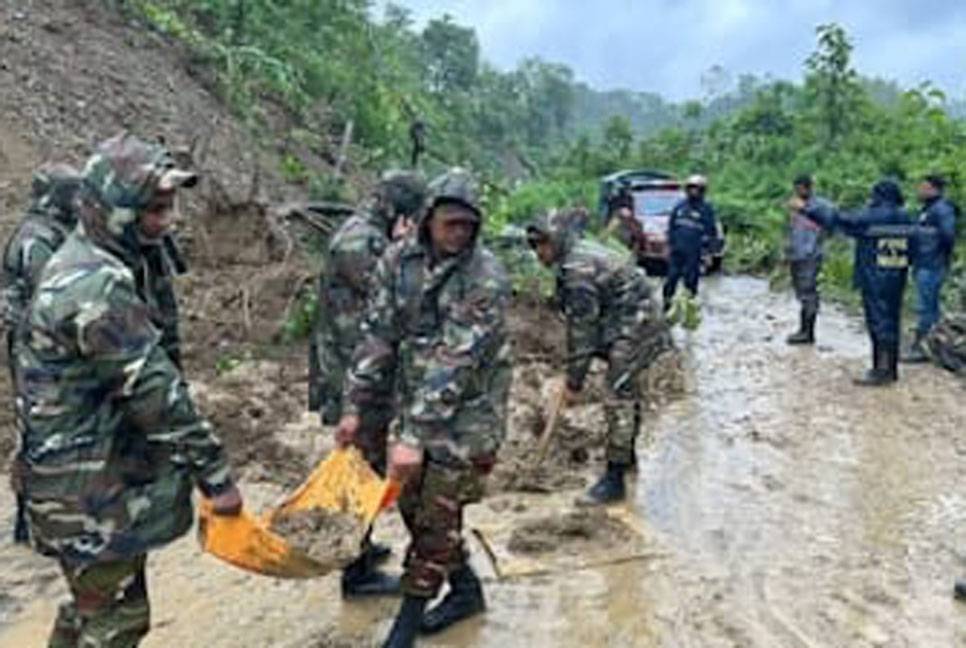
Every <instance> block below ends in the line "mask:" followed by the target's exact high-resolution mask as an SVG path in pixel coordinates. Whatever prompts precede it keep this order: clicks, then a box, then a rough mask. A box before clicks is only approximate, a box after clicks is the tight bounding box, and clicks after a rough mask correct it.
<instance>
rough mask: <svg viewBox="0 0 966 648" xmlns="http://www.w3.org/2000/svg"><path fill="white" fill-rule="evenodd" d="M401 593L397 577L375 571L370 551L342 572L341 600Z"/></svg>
mask: <svg viewBox="0 0 966 648" xmlns="http://www.w3.org/2000/svg"><path fill="white" fill-rule="evenodd" d="M401 591H402V590H401V589H400V585H399V578H398V577H397V576H390V575H389V574H386V573H383V572H381V571H379V570H378V569H376V565H375V561H374V560H373V554H372V550H371V549H369V550H367V551H366V552H365V553H363V555H362V556H360V557H359V558H358V559H357V560H356V561H355V562H354V563H352V564H351V565H349V566H348V567H346V568H345V571H343V572H342V598H346V599H350V598H367V597H371V596H398V595H399V594H400V593H401Z"/></svg>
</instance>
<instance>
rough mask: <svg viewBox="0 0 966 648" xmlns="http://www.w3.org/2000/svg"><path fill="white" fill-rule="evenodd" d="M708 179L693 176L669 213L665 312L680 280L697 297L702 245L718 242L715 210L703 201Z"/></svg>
mask: <svg viewBox="0 0 966 648" xmlns="http://www.w3.org/2000/svg"><path fill="white" fill-rule="evenodd" d="M707 189H708V180H707V178H705V177H704V176H700V175H693V176H691V177H690V178H688V179H687V181H686V182H685V185H684V190H685V193H686V194H687V197H686V198H685V199H684V200H682V201H681V202H680V203H678V204H677V205H676V206H675V207H674V209H673V210H671V219H670V222H669V223H668V241H669V243H670V246H671V259H670V263H669V264H668V271H667V281H665V283H664V309H665V310H667V309H668V308H670V306H671V300H672V299H673V298H674V293H675V292H677V289H678V283H679V282H680V281H681V280H682V279H683V280H684V287H685V288H687V289H688V291H689V292H690V293H691V296H692V297H693V296H695V295H697V294H698V281H699V280H700V279H701V253H702V252H703V250H704V246H705V245H707V244H710V243H713V242H716V241H717V238H718V226H717V223H716V221H715V217H714V207H712V206H711V203H709V202H708V201H707V200H705V193H706V192H707Z"/></svg>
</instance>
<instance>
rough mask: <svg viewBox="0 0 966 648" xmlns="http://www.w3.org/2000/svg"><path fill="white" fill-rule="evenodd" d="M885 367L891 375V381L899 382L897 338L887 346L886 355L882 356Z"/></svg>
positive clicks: (889, 375)
mask: <svg viewBox="0 0 966 648" xmlns="http://www.w3.org/2000/svg"><path fill="white" fill-rule="evenodd" d="M882 362H883V363H884V365H883V369H885V370H886V373H887V374H888V377H889V382H893V383H894V382H899V341H898V340H896V341H895V342H893V343H892V344H891V345H889V346H887V347H886V348H885V355H884V356H883V358H882Z"/></svg>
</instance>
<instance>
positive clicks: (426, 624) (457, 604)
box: [419, 565, 486, 635]
mask: <svg viewBox="0 0 966 648" xmlns="http://www.w3.org/2000/svg"><path fill="white" fill-rule="evenodd" d="M449 587H450V590H449V592H448V593H447V594H446V596H444V597H443V600H442V601H441V602H440V604H439V605H437V606H436V607H434V608H433V609H432V610H430V611H429V612H427V613H426V614H425V615H424V616H423V623H422V625H421V626H420V628H419V629H420V632H422V633H423V634H427V635H430V634H436V633H437V632H442V631H443V630H445V629H446V628H448V627H450V626H451V625H453V624H455V623H459V622H460V621H463V620H464V619H469V618H470V617H473V616H476V615H477V614H482V613H483V612H485V611H486V599H485V598H484V597H483V585H482V583H480V579H479V578H477V576H476V573H475V572H474V571H473V568H472V567H470V566H469V565H464V566H463V567H460V568H459V569H458V570H456V571H455V572H453V573H452V574H451V575H450V577H449Z"/></svg>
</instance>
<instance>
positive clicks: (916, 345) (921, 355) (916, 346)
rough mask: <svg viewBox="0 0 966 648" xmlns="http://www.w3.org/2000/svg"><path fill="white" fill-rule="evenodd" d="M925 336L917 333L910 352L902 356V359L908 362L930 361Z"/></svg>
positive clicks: (920, 362)
mask: <svg viewBox="0 0 966 648" xmlns="http://www.w3.org/2000/svg"><path fill="white" fill-rule="evenodd" d="M925 344H926V338H925V336H922V335H919V334H918V333H916V339H915V340H914V341H913V342H912V345H911V346H910V347H909V352H908V353H906V354H905V355H904V356H902V361H903V362H905V363H908V364H922V363H923V362H929V354H927V353H926V346H925Z"/></svg>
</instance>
